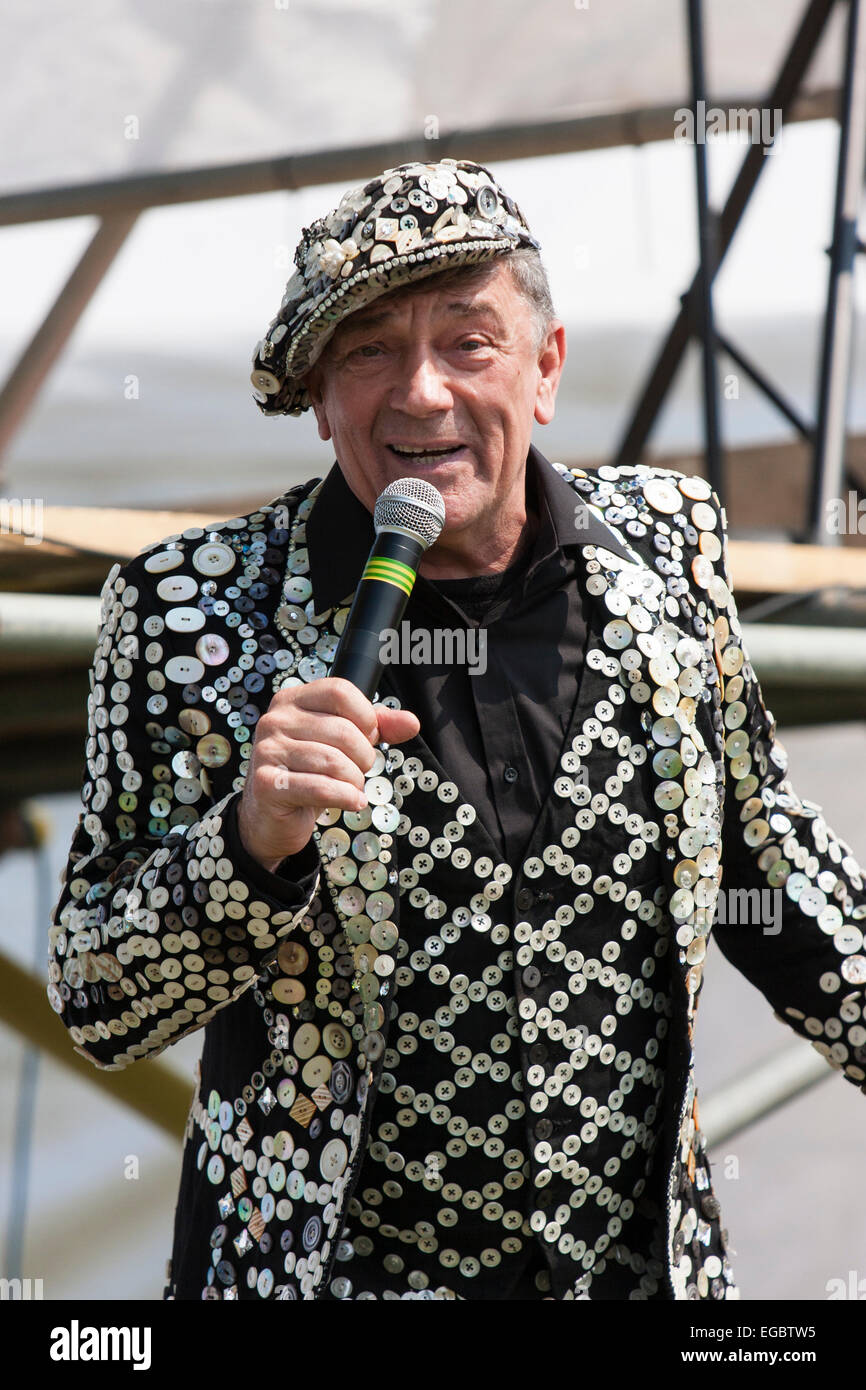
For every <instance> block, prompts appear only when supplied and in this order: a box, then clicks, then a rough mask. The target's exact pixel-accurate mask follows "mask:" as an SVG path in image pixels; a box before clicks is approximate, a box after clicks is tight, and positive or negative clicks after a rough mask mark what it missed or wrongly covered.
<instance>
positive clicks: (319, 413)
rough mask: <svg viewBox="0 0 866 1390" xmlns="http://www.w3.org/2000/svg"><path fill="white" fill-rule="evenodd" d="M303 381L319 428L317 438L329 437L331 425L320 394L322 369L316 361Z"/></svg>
mask: <svg viewBox="0 0 866 1390" xmlns="http://www.w3.org/2000/svg"><path fill="white" fill-rule="evenodd" d="M303 382H304V385H305V386H306V388H307V391H308V393H309V397H310V402H311V404H312V407H313V410H314V411H315V415H316V423H317V425H318V428H319V438H320V439H330V438H331V426H330V425H329V424H328V414H327V410H326V408H325V401H324V396H323V394H322V370H321V367H320V366H319V364H318V363H317V364H316V366H315V367H313V368H312V370H311V371H309V372H308V373H307V375H306V376H305V377H304V378H303Z"/></svg>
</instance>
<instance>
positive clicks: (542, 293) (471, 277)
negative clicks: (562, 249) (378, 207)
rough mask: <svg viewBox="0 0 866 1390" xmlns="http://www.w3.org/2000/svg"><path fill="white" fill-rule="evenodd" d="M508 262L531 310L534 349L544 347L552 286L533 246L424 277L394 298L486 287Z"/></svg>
mask: <svg viewBox="0 0 866 1390" xmlns="http://www.w3.org/2000/svg"><path fill="white" fill-rule="evenodd" d="M503 260H504V261H506V262H507V264H508V268H509V270H510V271H511V278H512V280H513V281H514V284H515V287H516V289H517V290H519V292H520V293H521V294H522V295H523V297H524V299H526V301H527V302H528V304H529V307H530V309H531V311H532V318H533V323H534V327H535V348H536V351H537V350H538V349H540V348H541V345H542V343H543V342H544V340H545V338H546V337H547V330H548V328H549V327H550V323H551V320H552V319H554V318H555V317H556V312H555V310H554V307H553V297H552V295H551V293H550V283H549V281H548V279H547V272H546V270H545V268H544V264H543V262H542V259H541V256H540V255H539V253H538V252H537V251H536V250H535V249H534V248H533V247H531V246H520V247H518V248H517V250H516V251H504V252H503V253H502V255H501V256H495V257H493V258H492V259H491V260H488V261H482V262H480V263H478V264H476V265H456V266H451V267H449V269H447V270H439V271H437V272H436V274H435V275H430V276H425V277H424V279H423V280H418V281H416V282H415V283H412V282H411V281H410V283H409V284H407V285H401V286H400V287H399V288H398V289H396V290H394V291H392V293H393V294H394V296H395V297H396V296H397V295H401V296H402V295H404V294H405V295H409V294H415V293H418V294H423V293H424V292H425V291H426V292H428V293H429V291H430V290H432V289H440V288H442V289H444V288H446V287H447V286H449V285H450V286H454V285H458V284H459V285H467V286H471V285H473V284H475V283H478V284H483V283H484V281H485V280H486V278H487V276H488V275H490V274H492V272H493V271H494V270H495V269H496V267H497V266H498V265H499V264H500V262H501V261H503Z"/></svg>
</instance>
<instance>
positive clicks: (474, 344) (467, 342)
mask: <svg viewBox="0 0 866 1390" xmlns="http://www.w3.org/2000/svg"><path fill="white" fill-rule="evenodd" d="M484 346H486V345H485V344H484V343H483V342H481V341H480V340H479V339H478V338H464V339H463V341H462V342H461V344H460V347H461V348H462V349H464V350H465V349H467V348H483V347H484Z"/></svg>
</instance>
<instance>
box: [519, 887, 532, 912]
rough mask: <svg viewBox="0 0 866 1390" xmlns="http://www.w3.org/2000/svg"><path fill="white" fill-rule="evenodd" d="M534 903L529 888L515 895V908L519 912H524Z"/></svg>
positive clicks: (520, 890) (522, 889)
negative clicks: (518, 909) (517, 908)
mask: <svg viewBox="0 0 866 1390" xmlns="http://www.w3.org/2000/svg"><path fill="white" fill-rule="evenodd" d="M534 901H535V895H534V893H533V891H532V889H531V888H521V889H519V891H518V894H517V906H518V907H519V908H520V911H521V912H525V911H526V910H527V908H530V907H532V904H533V903H534Z"/></svg>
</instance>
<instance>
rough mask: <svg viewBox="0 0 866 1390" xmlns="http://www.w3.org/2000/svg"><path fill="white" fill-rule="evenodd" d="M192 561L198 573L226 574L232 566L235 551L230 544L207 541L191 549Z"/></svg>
mask: <svg viewBox="0 0 866 1390" xmlns="http://www.w3.org/2000/svg"><path fill="white" fill-rule="evenodd" d="M192 562H193V565H194V566H195V568H196V569H197V570H198V572H199V574H228V572H229V570H230V569H233V568H234V563H235V553H234V551H233V550H232V548H231V546H228V545H220V543H219V542H218V541H208V543H207V544H206V545H200V546H199V547H198V550H195V551H193V557H192Z"/></svg>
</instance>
